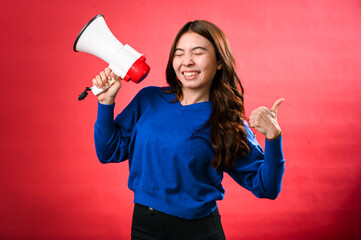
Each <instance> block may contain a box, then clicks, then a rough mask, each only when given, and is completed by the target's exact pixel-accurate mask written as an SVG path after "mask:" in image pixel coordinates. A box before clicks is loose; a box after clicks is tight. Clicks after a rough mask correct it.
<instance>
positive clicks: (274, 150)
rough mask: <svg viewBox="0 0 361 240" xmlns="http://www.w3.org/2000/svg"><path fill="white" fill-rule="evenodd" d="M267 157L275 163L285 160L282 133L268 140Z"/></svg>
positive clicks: (266, 146)
mask: <svg viewBox="0 0 361 240" xmlns="http://www.w3.org/2000/svg"><path fill="white" fill-rule="evenodd" d="M265 157H266V158H267V159H269V160H271V161H272V162H273V163H281V162H284V157H283V150H282V135H281V136H279V137H278V138H276V139H274V140H267V139H266V144H265Z"/></svg>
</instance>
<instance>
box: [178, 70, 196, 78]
mask: <svg viewBox="0 0 361 240" xmlns="http://www.w3.org/2000/svg"><path fill="white" fill-rule="evenodd" d="M182 74H183V76H184V77H186V78H194V77H196V76H198V75H199V74H200V72H198V71H187V72H186V71H184V72H182Z"/></svg>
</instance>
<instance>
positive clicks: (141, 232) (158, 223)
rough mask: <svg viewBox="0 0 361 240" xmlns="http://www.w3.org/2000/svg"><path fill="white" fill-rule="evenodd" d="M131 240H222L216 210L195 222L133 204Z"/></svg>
mask: <svg viewBox="0 0 361 240" xmlns="http://www.w3.org/2000/svg"><path fill="white" fill-rule="evenodd" d="M131 236H132V240H141V239H142V240H177V239H179V240H192V239H194V240H224V239H225V236H224V232H223V228H222V224H221V217H220V215H219V212H218V208H217V209H216V210H215V211H214V212H212V213H211V214H210V215H209V216H207V217H205V218H201V219H196V220H187V219H183V218H178V217H174V216H171V215H168V214H165V213H162V212H159V211H157V210H153V209H150V208H149V207H146V206H143V205H140V204H135V207H134V212H133V222H132V233H131Z"/></svg>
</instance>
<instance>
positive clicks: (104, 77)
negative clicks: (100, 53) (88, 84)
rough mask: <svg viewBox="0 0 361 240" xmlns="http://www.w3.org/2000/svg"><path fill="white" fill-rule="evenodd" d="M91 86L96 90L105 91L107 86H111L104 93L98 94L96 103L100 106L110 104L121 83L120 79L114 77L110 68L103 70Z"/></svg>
mask: <svg viewBox="0 0 361 240" xmlns="http://www.w3.org/2000/svg"><path fill="white" fill-rule="evenodd" d="M93 85H94V86H96V87H97V88H102V89H103V90H105V89H106V87H107V86H109V85H111V87H110V88H108V89H107V90H106V91H105V92H102V93H101V94H99V95H98V96H97V97H98V101H99V102H100V103H102V104H112V103H114V99H115V97H116V95H117V93H118V91H119V89H120V87H121V86H122V85H121V82H120V77H119V76H117V75H115V74H114V73H113V72H112V70H111V69H110V68H105V69H104V71H101V72H100V73H99V75H97V76H96V77H95V78H94V79H93Z"/></svg>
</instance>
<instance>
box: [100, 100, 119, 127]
mask: <svg viewBox="0 0 361 240" xmlns="http://www.w3.org/2000/svg"><path fill="white" fill-rule="evenodd" d="M114 106H115V103H113V104H111V105H105V104H101V103H100V102H98V115H97V122H98V124H101V125H113V124H114Z"/></svg>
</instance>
